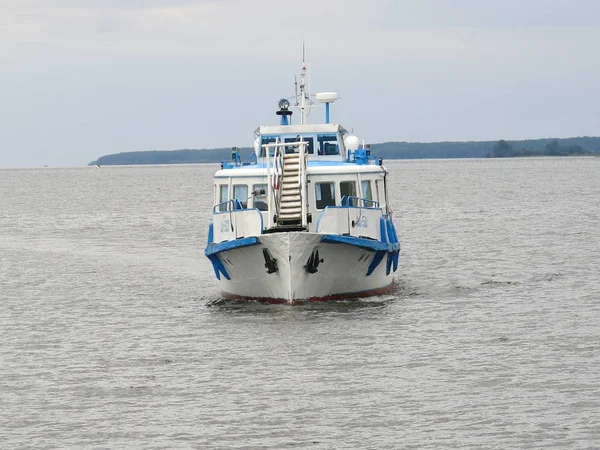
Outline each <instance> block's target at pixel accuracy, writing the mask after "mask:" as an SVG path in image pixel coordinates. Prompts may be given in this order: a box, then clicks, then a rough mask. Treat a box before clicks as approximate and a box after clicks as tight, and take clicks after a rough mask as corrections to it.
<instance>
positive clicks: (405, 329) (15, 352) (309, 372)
mask: <svg viewBox="0 0 600 450" xmlns="http://www.w3.org/2000/svg"><path fill="white" fill-rule="evenodd" d="M387 166H388V168H389V169H390V171H391V173H392V178H393V181H392V189H391V191H392V192H393V194H392V197H393V207H394V211H395V214H394V215H395V220H396V223H397V228H398V229H399V232H400V234H401V240H402V255H401V267H400V270H399V271H398V272H397V288H396V290H395V292H394V293H393V294H392V295H388V296H385V297H379V298H374V299H363V300H360V301H351V302H338V303H333V304H319V305H300V306H294V307H289V306H274V305H257V304H243V303H235V302H225V301H221V300H219V289H218V285H217V282H216V280H215V279H214V275H213V272H212V268H211V266H210V263H209V262H208V260H207V259H205V258H204V256H203V254H202V250H203V247H204V245H205V240H206V231H207V224H208V219H209V218H208V215H207V211H209V210H210V207H211V206H212V205H211V203H212V200H211V198H212V188H211V185H212V181H211V176H212V172H213V171H214V170H215V169H216V165H198V166H171V167H169V166H163V167H103V168H102V169H95V168H78V169H39V170H0V447H1V448H6V449H13V448H15V449H16V448H32V449H44V448H73V449H79V448H110V449H128V448H156V449H162V448H249V449H251V448H260V449H282V448H315V449H330V448H344V449H349V448H358V449H366V448H415V449H440V448H453V449H467V448H471V449H480V448H493V449H507V448H552V449H555V448H581V449H584V448H589V449H593V448H599V447H600V158H564V159H561V158H556V159H552V158H548V159H514V160H444V161H442V160H432V161H393V162H388V163H387Z"/></svg>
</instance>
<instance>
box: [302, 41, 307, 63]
mask: <svg viewBox="0 0 600 450" xmlns="http://www.w3.org/2000/svg"><path fill="white" fill-rule="evenodd" d="M304 61H306V48H305V46H304V41H302V65H304Z"/></svg>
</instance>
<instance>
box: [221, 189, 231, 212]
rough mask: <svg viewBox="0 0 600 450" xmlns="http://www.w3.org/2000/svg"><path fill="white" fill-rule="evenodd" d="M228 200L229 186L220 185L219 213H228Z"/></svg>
mask: <svg viewBox="0 0 600 450" xmlns="http://www.w3.org/2000/svg"><path fill="white" fill-rule="evenodd" d="M227 200H229V185H227V184H221V185H219V211H221V212H222V211H227V206H228V205H227V203H226V202H227Z"/></svg>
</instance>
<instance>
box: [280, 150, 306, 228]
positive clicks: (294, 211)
mask: <svg viewBox="0 0 600 450" xmlns="http://www.w3.org/2000/svg"><path fill="white" fill-rule="evenodd" d="M300 163H301V161H300V152H299V153H286V154H284V155H283V175H282V177H281V197H280V203H279V215H278V217H277V222H279V223H280V224H282V225H283V224H285V223H286V222H288V223H289V222H292V223H301V222H302V192H301V190H300Z"/></svg>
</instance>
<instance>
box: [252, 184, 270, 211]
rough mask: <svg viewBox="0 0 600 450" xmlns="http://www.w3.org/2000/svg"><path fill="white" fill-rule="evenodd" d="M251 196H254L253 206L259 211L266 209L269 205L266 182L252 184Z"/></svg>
mask: <svg viewBox="0 0 600 450" xmlns="http://www.w3.org/2000/svg"><path fill="white" fill-rule="evenodd" d="M252 196H253V197H254V204H253V206H254V207H255V208H256V209H259V210H260V211H267V210H268V209H269V206H268V205H267V185H266V184H255V185H254V186H252Z"/></svg>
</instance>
